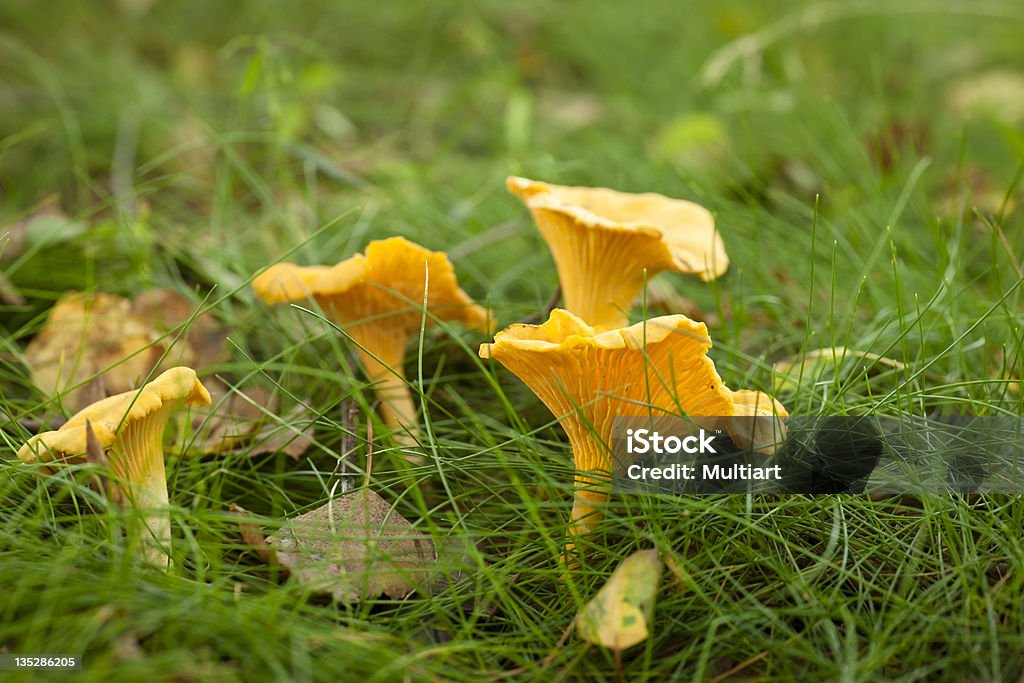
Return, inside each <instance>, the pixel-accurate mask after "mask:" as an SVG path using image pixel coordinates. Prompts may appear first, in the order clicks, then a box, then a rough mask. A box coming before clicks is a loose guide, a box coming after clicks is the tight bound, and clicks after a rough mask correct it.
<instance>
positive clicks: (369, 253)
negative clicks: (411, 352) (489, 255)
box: [253, 237, 487, 444]
mask: <svg viewBox="0 0 1024 683" xmlns="http://www.w3.org/2000/svg"><path fill="white" fill-rule="evenodd" d="M428 274H429V283H428ZM253 287H255V289H256V293H257V294H258V295H259V296H260V298H261V299H263V300H264V301H266V302H267V303H283V302H287V301H301V300H305V299H309V298H312V299H315V300H316V302H317V304H319V306H320V308H321V309H322V310H323V311H324V313H326V314H327V315H329V316H331V317H332V318H333V319H335V320H336V321H338V322H339V323H340V324H341V325H343V326H344V329H345V331H346V332H347V333H348V334H349V335H350V336H351V337H352V339H353V340H355V342H356V345H357V349H356V350H357V352H358V354H359V358H360V360H361V361H362V363H363V367H364V368H365V369H366V374H367V375H368V376H369V377H370V379H371V380H372V381H373V382H374V384H375V387H376V392H377V396H378V398H380V400H381V413H382V415H383V417H384V420H385V422H387V424H388V426H390V427H391V428H392V430H393V431H394V432H395V436H396V438H397V439H398V440H399V442H400V443H403V444H411V443H413V442H414V440H415V437H416V435H417V434H418V430H417V426H416V425H417V421H416V406H415V404H414V403H413V400H412V396H411V394H410V392H409V388H408V386H407V383H406V379H405V372H404V369H403V365H404V363H403V360H404V358H405V348H406V346H407V345H408V344H409V340H410V338H411V337H412V336H413V334H414V333H416V332H417V331H418V330H419V328H420V322H421V320H422V312H421V311H422V309H421V307H422V305H423V295H424V287H427V290H428V291H427V297H428V299H427V309H428V310H429V312H430V314H432V315H434V316H437V317H438V318H440V319H442V320H450V321H456V322H461V323H464V324H466V325H467V326H470V327H479V328H483V327H485V326H486V323H487V312H486V311H485V310H484V309H483V308H481V307H480V306H477V305H476V304H475V303H473V300H472V299H471V298H470V297H469V295H468V294H466V293H465V292H464V291H462V290H461V289H459V286H458V281H457V280H456V278H455V271H454V269H453V268H452V264H451V262H450V261H449V260H448V257H447V255H445V254H444V252H439V251H429V250H427V249H425V248H423V247H421V246H420V245H418V244H414V243H412V242H410V241H408V240H406V239H405V238H402V237H391V238H388V239H385V240H376V241H373V242H370V244H369V245H367V247H366V255H365V256H364V255H362V254H356V255H355V256H353V257H351V258H349V259H346V260H344V261H342V262H341V263H339V264H338V265H336V266H297V265H293V264H291V263H280V264H277V265H274V266H271V267H270V268H268V269H267V270H266V271H264V272H263V273H261V274H260V275H259V276H258V277H257V278H256V279H255V280H253ZM427 324H431V320H430V317H427ZM410 437H412V438H410Z"/></svg>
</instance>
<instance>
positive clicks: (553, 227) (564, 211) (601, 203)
mask: <svg viewBox="0 0 1024 683" xmlns="http://www.w3.org/2000/svg"><path fill="white" fill-rule="evenodd" d="M508 189H509V191H510V192H512V193H513V194H515V195H517V196H518V197H520V198H521V199H522V200H523V201H524V202H525V203H526V206H527V208H529V209H530V212H531V213H532V214H533V216H534V220H535V221H536V222H537V227H538V228H539V229H540V232H541V234H542V235H543V236H544V239H545V241H547V243H548V246H549V247H550V248H551V254H552V256H553V257H554V260H555V266H556V267H557V268H558V277H559V280H560V281H561V283H562V293H563V296H564V297H565V307H566V308H567V309H568V310H570V311H572V312H573V313H575V314H576V315H578V316H579V317H580V318H582V319H583V320H585V321H586V322H588V323H589V324H591V325H593V326H594V327H596V328H598V329H599V330H607V329H613V328H616V327H622V326H624V325H625V324H626V322H627V318H626V311H628V310H629V308H630V306H631V305H632V302H633V299H634V298H636V295H637V294H638V293H639V292H640V290H641V288H642V287H643V282H644V271H645V270H646V272H647V277H653V276H654V275H655V274H657V273H659V272H661V271H663V270H675V271H678V272H680V273H687V274H692V275H696V276H698V277H699V278H701V279H702V280H704V281H708V280H712V279H714V278H716V277H718V276H719V275H722V274H723V273H724V272H725V271H726V269H728V267H729V257H728V256H727V255H726V253H725V246H724V245H723V244H722V238H721V237H720V236H719V234H718V232H717V231H716V230H715V221H714V219H713V218H712V216H711V214H710V213H709V212H708V211H707V209H705V208H703V207H702V206H700V205H698V204H694V203H693V202H688V201H685V200H682V199H671V198H669V197H665V196H663V195H660V194H653V193H645V194H629V193H625V192H617V191H615V190H609V189H605V188H591V187H564V186H561V185H550V184H548V183H542V182H538V181H534V180H527V179H526V178H517V177H515V176H512V177H510V178H509V179H508Z"/></svg>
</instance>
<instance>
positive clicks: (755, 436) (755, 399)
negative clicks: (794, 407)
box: [725, 389, 789, 454]
mask: <svg viewBox="0 0 1024 683" xmlns="http://www.w3.org/2000/svg"><path fill="white" fill-rule="evenodd" d="M732 400H733V405H734V411H733V415H732V417H730V418H728V419H727V420H726V423H725V430H726V432H728V434H729V437H730V438H731V439H732V440H733V443H735V444H736V445H737V446H739V447H740V448H744V449H748V450H752V451H754V452H756V453H766V454H771V453H774V452H775V450H776V449H777V448H778V446H779V444H780V443H782V440H783V439H784V438H785V436H786V425H785V423H783V419H784V418H787V417H789V413H788V412H786V408H785V406H783V405H782V404H781V403H779V402H778V401H776V400H775V399H774V398H772V397H771V396H769V395H768V394H766V393H764V392H761V391H748V390H746V389H743V390H740V391H734V392H732Z"/></svg>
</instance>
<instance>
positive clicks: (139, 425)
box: [110, 402, 181, 568]
mask: <svg viewBox="0 0 1024 683" xmlns="http://www.w3.org/2000/svg"><path fill="white" fill-rule="evenodd" d="M180 405H181V404H180V402H175V403H168V404H165V405H164V406H163V407H161V408H160V409H159V410H157V411H155V412H153V413H151V414H150V415H147V416H146V417H145V418H144V419H141V420H137V421H132V422H126V423H125V425H124V427H123V428H122V430H121V432H120V433H119V434H118V436H117V440H116V441H115V442H114V445H113V448H112V449H111V454H110V469H111V474H112V475H113V481H112V482H111V498H113V499H114V500H116V501H120V502H124V501H127V502H130V503H131V506H132V507H133V508H134V509H135V510H138V511H139V514H141V515H142V521H143V524H144V526H145V533H144V534H141V535H142V536H143V538H142V548H141V551H140V553H141V556H142V557H143V559H145V560H146V561H148V562H152V563H153V564H156V565H159V566H161V567H164V568H166V567H168V566H170V560H171V558H170V556H169V555H168V554H167V548H168V547H169V546H170V541H171V518H170V514H169V512H168V510H167V506H168V504H169V502H170V501H169V497H168V495H167V473H166V470H165V468H164V452H163V433H164V428H165V427H166V426H167V420H168V418H169V417H170V415H171V413H172V412H174V410H176V409H177V408H178V407H180Z"/></svg>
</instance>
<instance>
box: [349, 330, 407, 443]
mask: <svg viewBox="0 0 1024 683" xmlns="http://www.w3.org/2000/svg"><path fill="white" fill-rule="evenodd" d="M348 333H349V335H351V336H352V338H353V339H354V340H355V341H356V342H357V348H356V350H357V352H358V354H359V360H360V361H362V363H363V368H364V369H365V370H366V375H367V377H369V378H370V381H372V382H373V385H374V393H375V394H376V395H377V398H378V399H379V400H380V414H381V417H383V418H384V422H385V424H387V426H388V427H389V428H390V430H391V434H392V437H393V438H394V439H395V443H397V444H398V445H399V446H415V445H417V444H418V443H419V427H418V422H417V420H416V404H415V403H414V402H413V398H412V392H410V391H409V384H408V382H407V381H406V379H405V370H404V368H403V362H402V361H403V358H404V356H405V347H406V344H407V342H408V335H406V334H404V333H402V332H400V331H397V330H395V331H388V330H381V329H380V328H379V327H375V326H371V325H367V324H362V325H355V326H353V327H350V328H349V329H348Z"/></svg>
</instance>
